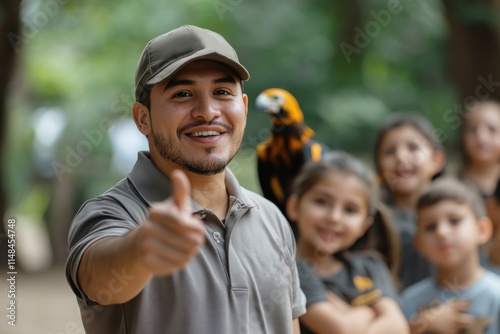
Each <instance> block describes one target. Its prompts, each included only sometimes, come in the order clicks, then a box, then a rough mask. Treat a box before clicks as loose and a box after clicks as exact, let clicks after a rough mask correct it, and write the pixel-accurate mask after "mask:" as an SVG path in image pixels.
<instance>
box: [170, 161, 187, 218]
mask: <svg viewBox="0 0 500 334" xmlns="http://www.w3.org/2000/svg"><path fill="white" fill-rule="evenodd" d="M170 177H171V179H172V187H173V197H174V202H175V204H176V205H177V206H178V207H179V208H180V209H181V210H183V211H189V212H191V210H192V208H191V184H190V183H189V179H188V177H187V176H186V174H185V173H184V172H182V171H180V170H174V171H173V172H172V174H171V176H170Z"/></svg>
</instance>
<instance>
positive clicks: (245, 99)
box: [243, 94, 248, 116]
mask: <svg viewBox="0 0 500 334" xmlns="http://www.w3.org/2000/svg"><path fill="white" fill-rule="evenodd" d="M243 104H244V105H245V115H247V116H248V95H247V94H243Z"/></svg>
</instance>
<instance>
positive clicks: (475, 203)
mask: <svg viewBox="0 0 500 334" xmlns="http://www.w3.org/2000/svg"><path fill="white" fill-rule="evenodd" d="M447 200H448V201H453V202H456V203H460V204H465V205H467V206H468V207H469V208H470V209H471V211H472V212H473V214H474V216H475V217H476V218H477V219H479V218H483V217H486V216H487V213H486V207H485V205H484V201H483V200H482V198H481V196H480V195H479V193H478V192H477V191H474V190H473V189H470V188H468V187H467V186H466V185H465V184H464V183H463V182H461V181H459V180H458V179H455V178H450V177H447V178H442V179H440V180H436V181H435V182H433V183H432V184H431V185H430V186H429V187H427V188H426V189H425V190H424V191H423V192H422V194H420V197H419V198H418V202H417V211H418V210H420V209H423V208H427V207H430V206H433V205H436V204H438V203H440V202H442V201H447Z"/></svg>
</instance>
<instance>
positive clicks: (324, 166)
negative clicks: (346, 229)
mask: <svg viewBox="0 0 500 334" xmlns="http://www.w3.org/2000/svg"><path fill="white" fill-rule="evenodd" d="M337 171H338V172H343V173H347V174H352V175H354V176H356V177H357V178H358V179H359V180H360V181H361V182H362V183H363V185H364V186H365V188H366V196H367V203H368V212H369V215H373V214H374V213H375V211H376V207H377V202H378V189H377V185H376V183H375V179H374V176H373V173H372V172H371V171H370V170H369V169H368V167H366V166H365V165H364V164H363V163H362V162H361V161H360V160H358V159H356V158H354V157H353V156H351V155H349V154H348V153H345V152H341V151H335V152H329V153H326V154H325V155H324V156H323V157H322V158H321V160H320V161H316V162H309V163H307V164H305V165H304V166H303V168H302V169H301V171H300V173H299V174H298V176H297V177H296V178H295V180H294V182H293V183H292V188H291V194H293V195H296V196H297V197H298V198H301V197H302V196H303V195H304V194H305V193H306V192H307V191H308V190H309V189H311V188H312V187H314V185H316V184H317V183H318V182H320V181H321V180H322V179H323V178H324V177H325V176H326V175H327V174H329V173H331V172H337Z"/></svg>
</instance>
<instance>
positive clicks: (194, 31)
mask: <svg viewBox="0 0 500 334" xmlns="http://www.w3.org/2000/svg"><path fill="white" fill-rule="evenodd" d="M200 59H204V60H214V61H217V62H220V63H222V64H225V65H227V66H229V67H230V68H232V69H233V70H234V71H235V72H236V73H237V74H238V76H239V77H240V79H241V80H243V81H246V80H248V79H249V78H250V74H248V71H247V70H246V68H245V67H243V65H241V64H240V61H239V60H238V55H237V54H236V51H234V49H233V47H232V46H231V45H229V43H228V42H227V41H226V40H225V39H224V37H222V36H221V35H219V34H218V33H216V32H213V31H211V30H207V29H203V28H199V27H196V26H193V25H184V26H181V27H179V28H177V29H174V30H171V31H169V32H167V33H165V34H163V35H160V36H158V37H155V38H153V39H152V40H151V41H149V43H148V44H147V45H146V47H145V48H144V50H143V51H142V54H141V58H140V59H139V62H138V64H137V68H136V73H135V99H136V101H139V100H140V99H141V96H142V94H143V93H144V90H145V88H146V87H148V86H153V85H155V84H157V83H159V82H161V81H163V80H165V79H167V78H168V77H170V76H171V75H173V74H175V73H176V72H177V71H178V70H180V69H181V68H182V67H183V66H184V65H186V64H188V63H190V62H192V61H194V60H200Z"/></svg>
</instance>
